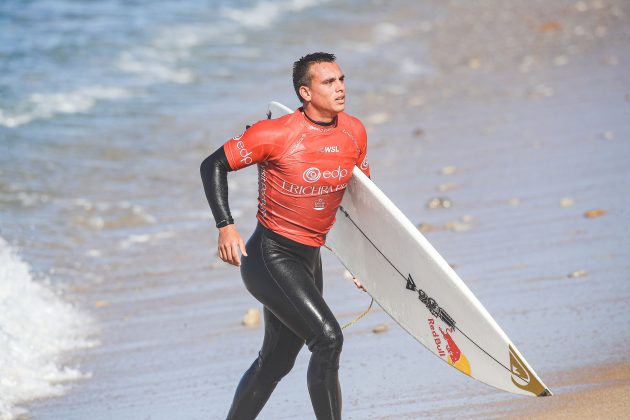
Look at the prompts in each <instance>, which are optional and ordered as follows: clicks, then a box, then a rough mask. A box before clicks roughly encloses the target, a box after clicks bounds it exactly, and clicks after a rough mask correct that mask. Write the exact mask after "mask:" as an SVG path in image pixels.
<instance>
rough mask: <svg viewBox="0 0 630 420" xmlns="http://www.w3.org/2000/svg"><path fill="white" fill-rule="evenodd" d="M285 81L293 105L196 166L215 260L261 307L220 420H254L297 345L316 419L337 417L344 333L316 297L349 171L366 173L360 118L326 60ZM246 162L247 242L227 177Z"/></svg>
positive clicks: (298, 65)
mask: <svg viewBox="0 0 630 420" xmlns="http://www.w3.org/2000/svg"><path fill="white" fill-rule="evenodd" d="M293 85H294V88H295V92H296V94H297V96H298V98H299V99H300V101H301V102H302V107H301V108H298V109H297V110H296V111H295V112H294V113H293V114H289V115H286V116H283V117H281V118H278V119H274V120H264V121H259V122H258V123H256V124H254V125H253V126H252V127H251V128H249V129H247V130H246V131H245V133H243V134H242V135H240V136H237V137H234V138H233V139H231V140H229V141H228V142H226V143H225V145H224V146H223V147H221V148H219V149H218V150H217V151H216V152H214V153H213V154H212V155H210V156H209V157H208V158H206V160H204V162H203V163H202V164H201V177H202V180H203V184H204V189H205V192H206V197H207V198H208V202H209V204H210V207H211V209H212V213H213V216H214V218H215V221H216V225H217V228H218V229H219V256H220V258H221V259H222V260H223V261H225V262H228V263H230V264H233V265H236V266H239V265H240V267H241V276H242V278H243V282H244V283H245V286H246V288H247V289H248V290H249V292H250V293H252V295H253V296H254V297H255V298H256V299H258V300H259V301H260V302H261V303H262V304H263V305H264V324H265V337H264V341H263V345H262V348H261V350H260V352H259V354H258V358H257V359H256V360H255V361H254V363H253V364H252V365H251V367H250V368H249V370H247V372H245V374H244V375H243V378H242V379H241V381H240V383H239V385H238V387H237V389H236V394H235V396H234V401H233V403H232V407H231V408H230V412H229V414H228V419H239V420H242V419H253V418H255V417H256V416H257V415H258V413H259V412H260V410H261V409H262V408H263V406H264V405H265V403H266V401H267V400H268V399H269V396H270V395H271V392H272V391H273V389H274V388H275V387H276V385H277V384H278V382H279V381H280V379H281V378H282V377H283V376H285V375H286V374H287V373H288V372H289V371H290V370H291V368H292V367H293V364H294V362H295V358H296V357H297V354H298V352H299V351H300V349H301V348H302V346H303V345H304V343H306V344H307V346H308V348H309V350H310V351H311V352H312V355H311V359H310V363H309V367H308V375H307V377H308V390H309V394H310V397H311V402H312V404H313V409H314V411H315V415H316V416H317V418H318V419H339V418H341V390H340V387H339V379H338V370H339V356H340V353H341V347H342V342H343V336H342V334H341V328H340V327H339V324H338V322H337V320H336V319H335V317H334V315H333V314H332V312H331V310H330V308H329V307H328V305H327V304H326V302H325V301H324V298H323V296H322V267H321V258H320V250H319V247H320V246H321V245H323V244H324V242H325V238H326V233H328V231H329V230H330V228H331V227H332V225H333V223H334V221H335V213H336V211H337V208H338V207H339V204H340V203H341V199H342V196H343V192H344V190H345V188H346V185H347V183H348V180H349V179H350V177H351V175H352V169H353V167H354V166H355V165H357V166H359V167H360V168H361V169H362V170H363V171H364V172H365V173H366V175H368V176H369V166H368V162H367V158H366V149H367V136H366V132H365V128H364V127H363V125H362V124H361V122H360V121H359V120H358V119H356V118H354V117H352V116H350V115H348V114H346V113H344V112H343V110H344V108H345V100H346V90H345V84H344V75H343V73H342V72H341V69H340V68H339V66H338V65H337V63H336V62H335V56H334V55H332V54H328V53H313V54H309V55H306V56H304V57H302V58H301V59H299V60H298V61H296V62H295V63H294V66H293ZM254 163H256V164H258V177H259V196H258V213H257V216H256V217H257V219H258V226H257V227H256V230H255V231H254V233H253V235H252V236H251V238H250V239H249V241H248V242H247V246H245V244H244V243H243V239H242V237H241V235H240V234H239V232H238V230H237V229H236V227H235V225H234V221H233V219H232V217H231V215H230V210H229V206H228V190H227V172H228V171H235V170H238V169H241V168H244V167H246V166H249V165H252V164H254ZM240 254H242V258H241V256H240ZM355 283H357V287H361V284H360V282H359V281H358V280H355Z"/></svg>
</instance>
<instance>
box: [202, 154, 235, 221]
mask: <svg viewBox="0 0 630 420" xmlns="http://www.w3.org/2000/svg"><path fill="white" fill-rule="evenodd" d="M230 170H231V169H230V166H229V164H228V161H227V157H226V156H225V152H224V150H223V147H219V148H218V149H217V150H216V151H215V152H214V153H213V154H211V155H210V156H208V157H207V158H206V159H205V160H204V161H203V162H202V163H201V168H200V172H201V181H202V182H203V189H204V191H205V193H206V198H207V199H208V204H210V209H211V210H212V215H213V216H214V221H215V222H216V224H217V228H220V227H223V226H227V225H231V224H232V223H234V219H232V214H231V213H230V206H229V205H228V183H227V173H228V172H229V171H230Z"/></svg>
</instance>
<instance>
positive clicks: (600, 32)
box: [595, 26, 608, 38]
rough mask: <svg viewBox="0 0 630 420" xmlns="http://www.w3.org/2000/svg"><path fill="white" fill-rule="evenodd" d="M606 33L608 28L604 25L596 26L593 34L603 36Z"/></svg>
mask: <svg viewBox="0 0 630 420" xmlns="http://www.w3.org/2000/svg"><path fill="white" fill-rule="evenodd" d="M607 33H608V29H606V27H605V26H598V27H597V28H595V36H596V37H598V38H603V37H605V36H606V34H607Z"/></svg>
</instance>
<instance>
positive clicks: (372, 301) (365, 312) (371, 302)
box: [341, 298, 374, 330]
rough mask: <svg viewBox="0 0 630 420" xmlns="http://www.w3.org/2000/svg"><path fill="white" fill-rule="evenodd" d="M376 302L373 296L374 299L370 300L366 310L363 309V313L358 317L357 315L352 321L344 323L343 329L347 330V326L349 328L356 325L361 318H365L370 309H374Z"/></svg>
mask: <svg viewBox="0 0 630 420" xmlns="http://www.w3.org/2000/svg"><path fill="white" fill-rule="evenodd" d="M373 303H374V298H372V300H371V301H370V306H368V307H367V309H366V310H365V311H363V313H362V314H361V315H359V316H358V317H356V318H355V319H353V320H352V321H350V322H348V323H347V324H346V325H344V326H343V327H341V329H342V330H345V329H346V328H348V327H349V326H351V325H354V324H355V323H356V322H357V321H358V320H360V319H361V318H363V317H364V316H366V315H367V314H368V312H370V309H372V304H373Z"/></svg>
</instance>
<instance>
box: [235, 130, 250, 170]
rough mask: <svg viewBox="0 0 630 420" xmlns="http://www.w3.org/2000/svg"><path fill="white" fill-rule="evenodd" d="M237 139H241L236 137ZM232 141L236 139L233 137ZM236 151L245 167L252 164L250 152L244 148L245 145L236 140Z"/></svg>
mask: <svg viewBox="0 0 630 420" xmlns="http://www.w3.org/2000/svg"><path fill="white" fill-rule="evenodd" d="M238 138H239V139H240V138H241V137H240V136H238ZM234 140H237V138H236V137H234ZM236 149H237V150H238V154H239V155H240V156H241V162H243V163H244V164H245V165H250V164H251V163H252V158H251V154H252V152H250V151H249V150H247V149H246V148H245V143H243V142H242V141H241V140H237V142H236Z"/></svg>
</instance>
